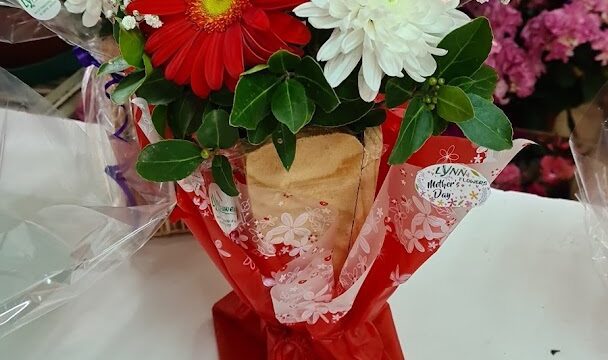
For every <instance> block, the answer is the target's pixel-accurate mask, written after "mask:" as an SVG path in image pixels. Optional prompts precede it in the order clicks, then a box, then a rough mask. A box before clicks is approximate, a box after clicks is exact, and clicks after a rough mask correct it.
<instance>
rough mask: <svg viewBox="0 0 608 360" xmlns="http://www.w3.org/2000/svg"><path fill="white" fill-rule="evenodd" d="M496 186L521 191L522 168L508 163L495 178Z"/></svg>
mask: <svg viewBox="0 0 608 360" xmlns="http://www.w3.org/2000/svg"><path fill="white" fill-rule="evenodd" d="M494 187H495V188H497V189H501V190H505V191H521V170H519V168H518V167H517V165H515V164H509V165H507V166H506V167H505V168H504V169H503V170H502V172H501V173H500V175H498V177H497V178H496V180H494Z"/></svg>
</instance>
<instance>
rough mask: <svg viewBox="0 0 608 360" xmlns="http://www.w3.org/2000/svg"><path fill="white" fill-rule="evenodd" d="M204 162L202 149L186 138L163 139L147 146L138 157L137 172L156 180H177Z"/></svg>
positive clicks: (146, 177) (145, 177)
mask: <svg viewBox="0 0 608 360" xmlns="http://www.w3.org/2000/svg"><path fill="white" fill-rule="evenodd" d="M202 162H203V158H202V157H201V149H200V148H199V147H198V146H197V145H196V144H193V143H191V142H190V141H186V140H163V141H159V142H157V143H154V144H150V145H148V146H146V147H145V148H144V149H143V150H142V151H141V153H140V154H139V158H138V159H137V165H136V169H137V173H138V174H139V175H140V176H141V177H143V178H144V179H146V180H150V181H155V182H165V181H177V180H181V179H184V178H186V177H187V176H189V175H190V174H192V173H193V172H194V171H195V170H196V169H197V168H198V166H199V165H200V164H201V163H202Z"/></svg>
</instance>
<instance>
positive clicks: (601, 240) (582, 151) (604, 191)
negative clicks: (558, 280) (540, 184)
mask: <svg viewBox="0 0 608 360" xmlns="http://www.w3.org/2000/svg"><path fill="white" fill-rule="evenodd" d="M577 120H579V121H578V122H577V123H576V127H575V129H574V131H573V133H572V136H571V138H570V147H571V149H572V153H573V155H574V160H575V161H576V171H577V173H576V179H577V182H578V186H579V197H580V200H581V202H582V203H583V204H584V205H585V216H586V221H587V229H588V231H589V237H590V239H591V245H592V251H593V260H594V262H595V265H596V266H597V268H598V270H599V272H600V275H601V276H602V278H603V279H604V280H605V281H606V282H607V283H608V122H607V121H608V85H606V86H604V87H603V88H602V90H601V91H600V93H599V94H598V96H597V97H596V98H595V100H594V101H593V102H592V103H591V104H590V105H589V107H588V108H587V111H586V113H585V115H584V117H583V118H582V119H577Z"/></svg>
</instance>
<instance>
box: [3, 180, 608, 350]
mask: <svg viewBox="0 0 608 360" xmlns="http://www.w3.org/2000/svg"><path fill="white" fill-rule="evenodd" d="M228 290H229V288H228V285H227V284H226V282H225V281H224V280H223V278H221V277H220V275H219V273H218V271H217V270H215V268H214V267H213V265H212V264H211V262H210V261H209V260H208V259H207V257H206V255H205V253H204V252H203V251H202V250H201V249H199V247H198V245H197V244H196V243H195V241H194V240H193V239H192V238H191V237H189V236H181V237H175V238H169V239H154V240H152V241H151V242H150V243H148V245H146V246H145V247H144V248H143V249H142V250H141V251H140V252H139V253H138V254H137V255H136V256H135V257H134V258H133V259H132V260H131V261H130V262H128V263H125V264H124V265H122V266H120V267H119V268H118V269H116V270H115V271H114V272H112V273H111V274H109V275H108V276H106V277H105V278H104V279H103V280H101V281H100V282H99V283H97V284H95V285H94V287H93V288H91V289H90V290H89V291H88V292H87V293H85V294H83V295H82V296H81V297H79V298H77V299H76V300H74V301H72V302H70V303H69V304H68V305H66V306H64V307H62V308H60V309H58V310H56V311H54V312H52V313H51V314H49V315H47V316H46V317H44V318H42V319H40V320H38V321H36V322H34V323H32V324H30V325H28V326H26V327H24V328H21V329H20V330H18V331H16V332H14V333H12V334H11V335H9V336H8V337H6V338H4V339H1V340H0V359H10V360H29V359H36V360H39V359H45V360H55V359H56V360H72V359H75V360H88V359H99V360H101V359H103V360H106V359H111V360H135V359H146V360H157V359H158V360H167V359H171V360H182V359H184V360H190V359H210V360H213V359H216V358H217V351H216V348H215V339H214V335H213V323H212V319H211V306H212V304H213V303H214V302H216V301H217V300H218V299H220V298H221V297H222V296H223V295H225V294H226V293H227V292H228ZM390 303H391V305H392V307H393V313H394V317H395V321H396V323H397V328H398V331H399V337H400V339H401V343H402V345H403V348H404V350H405V354H406V357H407V359H408V360H435V359H438V360H443V359H450V360H460V359H462V360H465V359H466V360H493V359H509V360H527V359H530V360H543V359H552V360H566V359H572V360H605V359H608V288H607V287H606V286H605V285H604V283H603V282H602V281H601V280H600V278H599V276H598V275H597V273H596V272H595V269H594V267H593V263H592V261H591V255H590V246H589V241H588V239H587V238H586V237H585V235H584V220H583V209H582V207H581V206H580V205H579V204H577V203H575V202H571V201H564V200H547V199H541V198H538V197H534V196H530V195H524V194H516V193H503V192H498V191H495V192H494V193H493V195H492V196H491V198H490V200H489V201H488V203H487V204H485V205H484V206H482V207H480V208H478V209H475V210H473V211H472V212H471V213H470V215H469V216H468V217H467V218H466V219H465V220H464V221H463V222H462V224H461V225H460V226H459V227H458V228H457V230H456V231H455V232H454V233H453V234H452V236H451V237H450V238H449V239H448V241H447V242H446V244H445V246H444V247H443V248H442V249H441V250H440V251H439V252H438V253H437V254H436V255H435V256H434V257H432V258H431V260H429V261H428V262H427V263H426V264H425V265H424V266H423V267H422V268H421V269H420V270H419V271H418V272H417V273H416V274H415V276H413V277H412V278H411V280H410V281H409V282H408V283H406V284H405V285H404V286H402V287H401V288H400V289H399V290H398V291H397V293H396V294H395V295H394V296H393V297H392V298H391V301H390ZM235 345H237V346H238V340H235ZM551 350H560V352H559V353H556V354H554V355H552V354H551Z"/></svg>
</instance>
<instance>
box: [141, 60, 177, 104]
mask: <svg viewBox="0 0 608 360" xmlns="http://www.w3.org/2000/svg"><path fill="white" fill-rule="evenodd" d="M182 92H183V88H182V87H181V86H179V85H177V84H176V83H174V82H172V81H169V80H167V79H165V77H164V76H163V72H162V71H161V70H159V69H154V70H153V71H152V73H151V74H150V75H149V76H148V77H147V78H146V81H144V83H143V84H142V85H141V87H140V88H139V89H138V90H137V96H140V97H142V98H144V99H146V101H147V102H148V103H149V104H152V105H167V104H169V103H172V102H173V101H175V100H177V99H178V98H179V97H180V96H181V95H182Z"/></svg>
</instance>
